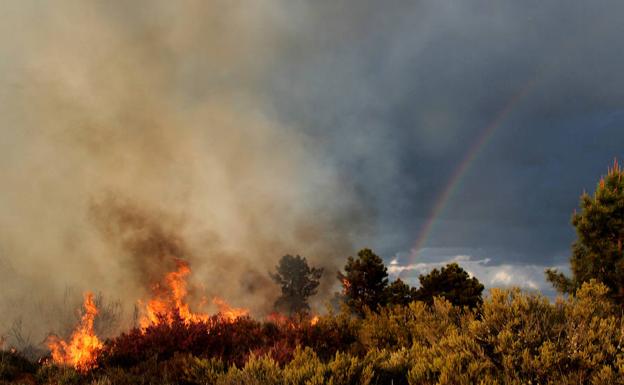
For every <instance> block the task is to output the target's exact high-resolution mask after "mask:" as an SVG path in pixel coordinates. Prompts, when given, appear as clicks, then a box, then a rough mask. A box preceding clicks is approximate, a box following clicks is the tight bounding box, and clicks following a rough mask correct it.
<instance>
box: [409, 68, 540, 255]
mask: <svg viewBox="0 0 624 385" xmlns="http://www.w3.org/2000/svg"><path fill="white" fill-rule="evenodd" d="M535 83H536V80H535V79H533V80H531V81H529V82H528V83H526V84H525V85H524V86H523V87H522V88H521V89H520V90H519V91H518V92H516V93H515V94H514V95H513V96H512V98H511V99H510V100H509V102H507V104H506V105H505V107H504V108H503V109H502V110H501V111H500V112H499V113H498V114H496V116H495V117H494V119H493V120H492V121H491V122H490V123H489V124H488V125H487V126H485V127H484V128H483V130H482V131H481V132H480V134H479V136H478V137H477V139H476V140H475V141H474V143H473V144H472V145H471V146H470V148H469V149H468V151H467V152H466V155H464V158H463V159H462V161H461V162H460V164H459V166H458V167H457V168H456V169H455V171H453V173H452V174H451V177H450V178H449V180H448V182H447V183H446V186H445V187H444V189H443V190H442V193H441V194H440V196H439V198H438V199H437V200H436V202H435V204H434V206H433V208H432V210H431V212H430V214H429V216H428V218H427V221H426V222H425V223H424V225H423V226H422V227H421V230H420V232H419V234H418V237H417V238H416V241H415V243H414V246H413V247H412V251H411V254H410V261H409V264H413V263H414V260H415V259H416V258H417V257H418V255H419V253H420V250H421V249H422V248H423V247H424V246H425V244H426V243H427V240H428V238H429V236H430V235H431V231H432V230H433V226H434V224H435V222H436V220H437V219H438V217H440V215H441V214H442V213H443V211H444V209H445V207H446V205H447V204H448V202H449V201H450V199H451V197H452V196H453V193H454V192H455V191H457V188H458V187H459V186H460V184H461V182H462V180H463V178H464V176H465V175H466V172H467V171H468V170H469V169H470V166H471V165H472V164H473V163H474V161H475V160H476V159H477V157H478V155H479V153H481V151H482V150H483V149H484V148H485V147H486V146H487V144H488V142H489V141H490V140H491V139H492V137H493V136H494V134H495V133H496V130H497V129H498V128H499V127H501V123H502V122H503V121H504V120H505V118H507V116H508V115H509V114H510V113H511V111H512V110H513V109H514V108H515V107H516V106H517V105H518V103H519V102H520V101H521V100H522V99H523V98H524V97H525V96H526V95H527V94H528V93H529V91H530V90H531V89H532V88H533V86H534V85H535Z"/></svg>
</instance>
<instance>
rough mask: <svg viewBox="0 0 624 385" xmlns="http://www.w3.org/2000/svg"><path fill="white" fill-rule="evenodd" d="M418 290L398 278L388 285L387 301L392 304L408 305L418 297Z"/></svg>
mask: <svg viewBox="0 0 624 385" xmlns="http://www.w3.org/2000/svg"><path fill="white" fill-rule="evenodd" d="M417 292H418V291H417V290H416V289H415V288H413V287H410V286H409V285H408V284H406V283H405V282H403V281H402V280H401V278H397V280H396V281H394V282H392V283H391V284H390V285H389V286H388V287H386V302H387V303H388V304H391V305H407V304H409V303H410V302H412V301H414V300H415V299H416V298H417Z"/></svg>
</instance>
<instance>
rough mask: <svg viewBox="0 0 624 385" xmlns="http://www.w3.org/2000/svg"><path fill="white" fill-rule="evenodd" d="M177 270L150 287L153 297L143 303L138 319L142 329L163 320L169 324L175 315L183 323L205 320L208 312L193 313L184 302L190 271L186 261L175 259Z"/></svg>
mask: <svg viewBox="0 0 624 385" xmlns="http://www.w3.org/2000/svg"><path fill="white" fill-rule="evenodd" d="M176 264H177V266H178V268H177V270H175V271H172V272H170V273H167V275H165V277H164V279H163V281H162V282H159V283H157V284H155V285H154V286H153V287H152V294H153V298H152V299H150V300H149V301H148V302H147V304H146V305H145V314H144V315H143V317H142V318H141V319H140V321H139V325H140V326H141V328H142V329H145V328H147V327H148V326H150V325H156V324H159V323H160V322H162V321H164V322H166V323H168V324H171V323H172V322H173V321H174V319H176V318H177V317H179V318H181V319H182V320H183V321H184V322H185V323H191V322H205V321H207V320H208V319H209V318H210V316H209V315H208V314H201V313H193V312H192V311H191V309H190V307H189V305H188V303H187V302H186V296H187V294H188V289H187V283H186V277H187V276H188V275H189V274H190V273H191V268H190V267H189V264H188V262H186V261H183V260H181V259H176Z"/></svg>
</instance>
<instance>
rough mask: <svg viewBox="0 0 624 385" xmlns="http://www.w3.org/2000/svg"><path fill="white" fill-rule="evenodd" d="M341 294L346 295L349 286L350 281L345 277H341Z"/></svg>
mask: <svg viewBox="0 0 624 385" xmlns="http://www.w3.org/2000/svg"><path fill="white" fill-rule="evenodd" d="M342 287H343V288H342V294H344V295H346V294H347V293H348V292H349V289H350V288H351V282H350V281H349V280H348V279H347V277H344V278H342Z"/></svg>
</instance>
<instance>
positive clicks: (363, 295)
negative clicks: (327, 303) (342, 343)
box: [338, 249, 388, 316]
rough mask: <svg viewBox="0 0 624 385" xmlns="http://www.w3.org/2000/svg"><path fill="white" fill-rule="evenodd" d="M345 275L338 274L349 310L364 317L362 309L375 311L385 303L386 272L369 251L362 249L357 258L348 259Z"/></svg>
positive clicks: (380, 262) (380, 260)
mask: <svg viewBox="0 0 624 385" xmlns="http://www.w3.org/2000/svg"><path fill="white" fill-rule="evenodd" d="M344 270H345V273H344V274H343V273H342V272H338V279H339V280H340V282H341V283H342V287H343V294H344V296H345V299H346V301H345V302H346V303H347V305H348V306H349V308H351V310H352V311H353V312H354V313H356V314H359V315H362V316H363V315H364V314H365V312H364V309H365V308H369V309H371V310H377V307H378V306H383V305H385V303H386V294H387V293H386V291H385V290H386V287H387V286H388V272H387V269H386V266H385V265H384V263H383V260H382V259H381V258H380V257H379V256H378V255H376V254H375V253H373V251H372V250H370V249H362V250H360V251H359V252H358V257H357V259H356V258H353V257H349V258H348V259H347V264H346V265H345V268H344Z"/></svg>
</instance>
